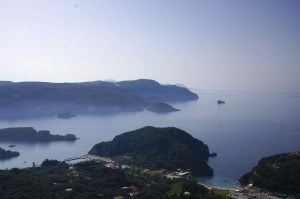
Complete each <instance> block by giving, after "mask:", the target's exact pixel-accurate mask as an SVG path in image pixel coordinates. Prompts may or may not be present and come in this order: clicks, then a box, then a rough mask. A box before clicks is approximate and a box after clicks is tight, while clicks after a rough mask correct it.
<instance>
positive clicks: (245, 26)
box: [0, 0, 300, 92]
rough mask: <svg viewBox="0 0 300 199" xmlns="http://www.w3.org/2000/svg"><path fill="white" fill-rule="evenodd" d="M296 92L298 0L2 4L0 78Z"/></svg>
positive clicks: (5, 0)
mask: <svg viewBox="0 0 300 199" xmlns="http://www.w3.org/2000/svg"><path fill="white" fill-rule="evenodd" d="M139 78H150V79H155V80H157V81H159V82H161V83H182V84H184V85H186V86H188V87H191V88H200V89H218V90H253V91H255V90H258V91H297V92H300V1H299V0H294V1H293V0H248V1H246V0H226V1H224V0H219V1H217V0H206V1H204V0H195V1H193V0H119V1H116V0H106V1H101V0H0V80H11V81H32V80H35V81H51V82H77V81H92V80H105V79H114V80H129V79H139Z"/></svg>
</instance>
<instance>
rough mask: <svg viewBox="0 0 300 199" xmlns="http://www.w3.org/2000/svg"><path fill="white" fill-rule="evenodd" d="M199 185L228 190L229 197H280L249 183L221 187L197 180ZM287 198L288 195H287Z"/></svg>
mask: <svg viewBox="0 0 300 199" xmlns="http://www.w3.org/2000/svg"><path fill="white" fill-rule="evenodd" d="M198 184H199V185H202V186H204V187H206V188H207V189H208V190H210V191H213V190H224V191H228V192H229V194H228V196H229V197H231V198H237V199H248V198H249V197H251V198H258V199H265V198H268V199H280V198H281V197H277V196H275V195H274V193H272V192H269V191H266V190H263V189H260V188H258V187H253V186H251V185H249V186H247V187H236V188H233V187H232V188H230V187H221V186H214V185H210V184H206V183H201V182H198ZM287 198H289V197H287Z"/></svg>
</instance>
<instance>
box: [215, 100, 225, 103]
mask: <svg viewBox="0 0 300 199" xmlns="http://www.w3.org/2000/svg"><path fill="white" fill-rule="evenodd" d="M217 103H218V104H225V101H222V100H218V101H217Z"/></svg>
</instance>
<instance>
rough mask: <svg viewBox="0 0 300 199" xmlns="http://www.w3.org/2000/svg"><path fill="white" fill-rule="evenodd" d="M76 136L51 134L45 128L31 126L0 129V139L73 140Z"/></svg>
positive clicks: (32, 140)
mask: <svg viewBox="0 0 300 199" xmlns="http://www.w3.org/2000/svg"><path fill="white" fill-rule="evenodd" d="M76 139H77V138H76V136H75V135H73V134H67V135H52V134H50V132H49V131H47V130H42V131H36V130H35V129H34V128H32V127H16V128H5V129H0V140H1V141H31V142H39V141H43V142H49V141H75V140H76Z"/></svg>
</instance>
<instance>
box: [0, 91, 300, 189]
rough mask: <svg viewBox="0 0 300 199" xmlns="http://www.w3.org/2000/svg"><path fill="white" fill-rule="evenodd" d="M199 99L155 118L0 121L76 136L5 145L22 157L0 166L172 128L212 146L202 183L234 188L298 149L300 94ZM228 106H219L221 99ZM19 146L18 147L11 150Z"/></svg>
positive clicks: (212, 94) (218, 94)
mask: <svg viewBox="0 0 300 199" xmlns="http://www.w3.org/2000/svg"><path fill="white" fill-rule="evenodd" d="M194 92H197V93H198V95H199V100H197V101H192V102H187V103H177V104H173V106H174V107H176V108H179V109H181V111H179V112H175V113H168V114H156V113H151V112H148V111H144V112H138V113H124V114H117V115H108V116H107V115H106V116H95V115H94V116H87V115H78V116H77V117H75V118H71V119H58V118H56V117H46V118H38V119H14V120H1V121H0V128H8V127H29V126H30V127H34V128H35V129H37V130H50V131H51V133H52V134H67V133H73V134H75V135H76V136H77V137H79V138H80V139H79V140H77V141H75V142H51V143H22V142H21V143H16V142H1V141H0V147H2V148H4V149H9V150H16V151H19V152H20V154H21V155H20V156H19V157H17V158H13V159H10V160H6V161H0V169H9V168H13V167H19V168H24V167H29V166H32V164H33V162H34V163H35V164H40V163H41V162H42V161H43V160H44V159H46V158H48V159H57V160H64V159H65V158H70V157H76V156H80V155H85V154H87V153H88V151H89V150H90V149H91V148H92V146H93V145H94V144H96V143H99V142H102V141H109V140H111V139H112V138H113V137H114V136H116V135H118V134H120V133H123V132H126V131H131V130H134V129H137V128H141V127H144V126H156V127H169V126H174V127H178V128H180V129H183V130H185V131H187V132H188V133H190V134H191V135H192V136H193V137H195V138H197V139H200V140H202V141H203V142H204V143H206V144H207V145H208V146H209V149H210V152H216V153H217V154H218V155H217V157H213V158H210V159H209V161H208V163H209V165H210V166H211V167H212V168H213V169H214V177H212V178H200V179H199V181H201V182H202V183H207V184H211V185H214V186H222V187H234V186H236V185H237V184H236V182H237V181H238V179H239V178H240V177H241V176H242V175H243V174H244V173H246V172H248V171H250V170H251V168H252V167H254V166H255V165H256V164H257V162H258V161H259V159H260V158H262V157H265V156H269V155H273V154H277V153H284V152H290V151H295V150H300V94H299V93H263V92H225V91H203V90H194ZM219 99H221V100H224V101H226V103H225V104H221V105H218V104H217V100H219ZM11 144H15V145H16V147H14V148H9V147H8V146H9V145H11Z"/></svg>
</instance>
